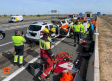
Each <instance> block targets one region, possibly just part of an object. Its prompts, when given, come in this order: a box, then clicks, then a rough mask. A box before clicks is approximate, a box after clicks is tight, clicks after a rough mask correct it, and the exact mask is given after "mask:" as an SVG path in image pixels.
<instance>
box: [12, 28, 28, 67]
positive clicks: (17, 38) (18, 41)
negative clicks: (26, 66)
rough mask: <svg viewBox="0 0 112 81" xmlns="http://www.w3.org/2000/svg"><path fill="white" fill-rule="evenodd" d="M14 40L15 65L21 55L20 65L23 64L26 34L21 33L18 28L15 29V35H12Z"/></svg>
mask: <svg viewBox="0 0 112 81" xmlns="http://www.w3.org/2000/svg"><path fill="white" fill-rule="evenodd" d="M12 41H13V44H14V47H15V56H14V65H16V64H17V62H18V55H19V66H20V67H21V66H22V65H23V51H24V44H23V43H24V42H26V40H25V38H24V34H23V35H21V34H20V32H19V31H18V30H15V35H14V36H12Z"/></svg>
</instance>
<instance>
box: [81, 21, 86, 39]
mask: <svg viewBox="0 0 112 81" xmlns="http://www.w3.org/2000/svg"><path fill="white" fill-rule="evenodd" d="M80 27H81V31H80V40H81V38H82V35H84V33H85V28H84V25H83V24H82V22H80Z"/></svg>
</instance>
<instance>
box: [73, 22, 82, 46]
mask: <svg viewBox="0 0 112 81" xmlns="http://www.w3.org/2000/svg"><path fill="white" fill-rule="evenodd" d="M80 30H81V27H80V25H78V22H76V25H75V26H73V33H74V46H75V47H76V44H77V43H78V44H79V42H80V40H79V39H80ZM76 40H78V42H77V43H76Z"/></svg>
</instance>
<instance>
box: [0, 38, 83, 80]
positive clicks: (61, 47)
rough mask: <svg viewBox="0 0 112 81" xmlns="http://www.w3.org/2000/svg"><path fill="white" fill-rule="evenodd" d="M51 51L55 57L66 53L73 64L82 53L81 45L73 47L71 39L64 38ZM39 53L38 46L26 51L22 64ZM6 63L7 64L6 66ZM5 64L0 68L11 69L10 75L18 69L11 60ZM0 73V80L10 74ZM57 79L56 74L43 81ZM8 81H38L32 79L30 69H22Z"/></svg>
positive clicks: (58, 39) (35, 78)
mask: <svg viewBox="0 0 112 81" xmlns="http://www.w3.org/2000/svg"><path fill="white" fill-rule="evenodd" d="M64 38H65V37H58V38H56V39H55V43H57V42H58V41H60V40H62V39H64ZM81 41H82V40H81ZM52 50H53V53H54V54H55V55H56V54H58V53H60V52H68V53H69V54H70V55H71V56H72V58H71V60H72V61H73V62H74V61H75V60H76V59H77V57H78V54H79V53H81V52H82V47H81V45H77V46H76V47H74V40H73V38H65V39H64V40H62V41H61V42H60V43H58V44H57V45H56V46H54V48H53V49H52ZM39 53H40V50H39V47H38V45H37V46H36V47H34V48H32V49H28V50H26V51H25V54H24V63H25V64H26V63H27V62H29V61H30V60H31V59H33V58H34V57H36V56H38V55H39ZM7 62H8V64H7ZM7 62H5V64H2V67H0V68H3V67H4V66H5V67H10V68H11V72H10V74H11V73H13V72H14V71H17V69H19V67H18V66H14V65H13V58H12V59H10V60H8V61H7ZM6 64H7V65H6ZM20 69H21V68H20ZM20 69H19V70H20ZM79 69H80V66H79ZM0 72H1V73H0V74H1V75H2V76H1V80H2V79H4V78H5V76H6V77H7V76H8V75H10V74H7V75H4V74H3V72H2V71H0ZM15 73H16V72H15ZM15 75H16V74H13V75H12V76H15ZM59 77H60V74H58V73H55V74H54V75H52V74H51V77H50V79H49V80H45V81H59ZM10 81H38V79H37V77H34V76H33V75H32V74H31V73H30V69H24V70H22V71H21V72H19V73H18V74H17V75H16V76H15V77H13V78H11V80H10Z"/></svg>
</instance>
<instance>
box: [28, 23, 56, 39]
mask: <svg viewBox="0 0 112 81" xmlns="http://www.w3.org/2000/svg"><path fill="white" fill-rule="evenodd" d="M44 28H48V29H49V30H50V29H51V28H56V30H57V31H58V26H57V25H54V24H52V23H44V22H34V23H32V24H31V25H30V26H29V27H28V28H27V32H26V38H27V39H28V40H31V41H39V39H40V38H42V37H43V33H42V30H43V29H44ZM57 34H58V33H57ZM52 36H54V37H55V36H56V34H55V33H54V34H53V35H52Z"/></svg>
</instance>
